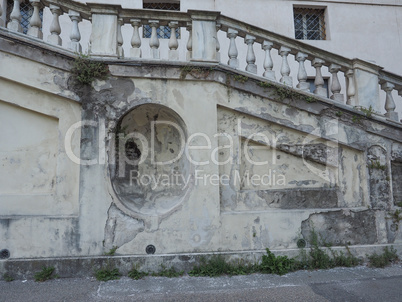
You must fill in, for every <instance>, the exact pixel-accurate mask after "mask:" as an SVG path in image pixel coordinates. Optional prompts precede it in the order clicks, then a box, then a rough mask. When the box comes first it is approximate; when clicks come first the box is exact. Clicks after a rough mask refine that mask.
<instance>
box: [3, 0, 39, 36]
mask: <svg viewBox="0 0 402 302" xmlns="http://www.w3.org/2000/svg"><path fill="white" fill-rule="evenodd" d="M13 7H14V1H13V0H7V15H6V16H7V23H8V22H9V21H11V18H10V15H11V12H12V11H13ZM20 11H21V26H22V30H23V32H24V34H26V33H27V31H28V28H29V20H30V19H31V17H32V13H33V6H32V5H31V3H29V0H23V1H21V3H20ZM39 16H40V20H41V21H43V8H41V9H40V10H39Z"/></svg>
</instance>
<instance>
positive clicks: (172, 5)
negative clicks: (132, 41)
mask: <svg viewBox="0 0 402 302" xmlns="http://www.w3.org/2000/svg"><path fill="white" fill-rule="evenodd" d="M142 7H143V8H146V9H161V10H173V11H180V2H145V1H144V3H143V6H142ZM156 33H157V34H158V38H159V39H169V38H170V33H171V28H170V27H169V26H160V27H159V28H158V29H157V30H156ZM151 34H152V28H151V26H149V25H144V31H143V36H144V38H151ZM176 38H180V29H179V28H176Z"/></svg>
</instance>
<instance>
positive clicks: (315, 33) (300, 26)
mask: <svg viewBox="0 0 402 302" xmlns="http://www.w3.org/2000/svg"><path fill="white" fill-rule="evenodd" d="M324 13H325V9H314V8H294V10H293V16H294V23H295V38H296V39H298V40H325V20H324Z"/></svg>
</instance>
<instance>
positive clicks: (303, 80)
mask: <svg viewBox="0 0 402 302" xmlns="http://www.w3.org/2000/svg"><path fill="white" fill-rule="evenodd" d="M307 57H308V55H307V54H305V53H302V52H298V53H297V54H296V57H295V60H296V61H297V62H299V71H298V72H297V80H298V81H299V84H297V85H296V87H297V88H299V89H300V90H303V91H306V92H310V83H308V82H307V72H306V68H305V66H304V61H306V59H307Z"/></svg>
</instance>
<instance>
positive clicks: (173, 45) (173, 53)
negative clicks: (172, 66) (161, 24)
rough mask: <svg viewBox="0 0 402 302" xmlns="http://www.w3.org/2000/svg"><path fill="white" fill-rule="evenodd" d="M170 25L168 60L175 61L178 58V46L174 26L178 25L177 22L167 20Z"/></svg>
mask: <svg viewBox="0 0 402 302" xmlns="http://www.w3.org/2000/svg"><path fill="white" fill-rule="evenodd" d="M169 27H170V29H171V30H170V39H169V44H168V45H169V60H172V61H177V60H179V51H178V50H177V48H178V47H179V42H178V41H177V37H176V28H178V27H179V22H177V21H172V22H169Z"/></svg>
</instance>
